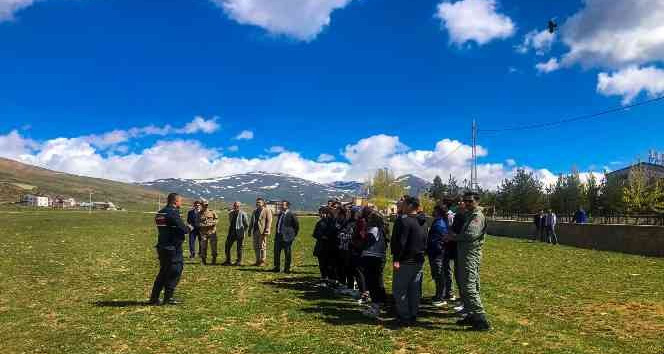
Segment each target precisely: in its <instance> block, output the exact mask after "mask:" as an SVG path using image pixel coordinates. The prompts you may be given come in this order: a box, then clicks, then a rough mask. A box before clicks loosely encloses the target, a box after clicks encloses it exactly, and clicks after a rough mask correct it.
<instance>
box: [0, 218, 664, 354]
mask: <svg viewBox="0 0 664 354" xmlns="http://www.w3.org/2000/svg"><path fill="white" fill-rule="evenodd" d="M302 220H303V221H302V224H303V228H302V233H301V235H300V237H299V238H298V239H297V241H296V246H295V247H294V249H295V252H294V256H295V265H296V268H295V271H296V273H295V274H292V275H290V276H285V275H283V274H279V275H277V274H273V273H267V272H262V271H259V270H258V269H257V268H255V267H243V268H238V267H221V266H216V267H203V266H200V265H198V264H195V263H194V262H189V261H188V260H187V264H186V265H185V271H184V275H183V278H182V282H181V284H180V286H179V288H178V297H180V298H182V299H183V300H184V301H185V303H184V304H183V305H181V306H177V307H148V306H144V305H142V303H141V302H143V301H146V300H147V296H148V293H149V291H150V287H151V285H152V281H153V277H154V275H155V273H156V270H157V261H156V258H155V255H154V250H153V248H152V246H153V244H154V242H155V235H154V234H155V231H154V227H153V225H152V219H151V216H150V215H149V214H143V213H93V214H92V215H88V214H86V213H71V212H27V213H18V214H6V213H3V214H0V225H2V226H0V235H2V237H3V241H4V242H2V243H0V250H1V254H2V255H3V256H2V257H1V258H0V276H1V279H2V282H0V294H1V296H0V326H2V331H0V340H1V343H2V344H1V345H0V347H1V348H2V350H1V352H2V353H99V352H102V353H392V352H397V353H408V352H416V353H471V352H472V353H656V354H662V353H664V339H663V338H662V334H664V281H663V280H664V259H656V258H644V257H637V256H629V255H622V254H617V253H608V252H597V251H590V250H582V249H575V248H568V247H552V246H549V245H545V244H539V243H532V242H527V241H522V240H514V239H507V238H493V237H491V238H489V240H488V242H487V246H486V250H485V258H484V262H483V267H482V291H483V299H484V302H485V304H486V306H487V310H488V312H489V316H490V320H491V321H492V323H493V325H494V327H495V329H494V330H493V331H492V332H490V333H484V334H478V333H468V332H465V331H461V330H460V329H459V328H458V327H456V326H455V325H454V324H453V322H454V318H452V317H450V315H449V311H448V310H437V309H433V308H432V307H429V306H428V305H426V304H425V306H423V309H422V322H423V325H422V326H420V327H415V328H408V329H401V330H395V329H393V328H392V326H390V325H389V324H388V323H381V322H376V321H372V320H369V319H366V318H364V317H362V316H361V315H360V314H359V308H358V307H357V305H355V304H354V303H353V302H352V301H350V300H349V299H346V298H340V297H336V296H334V295H333V294H331V293H329V292H325V291H322V290H319V289H317V288H314V287H313V286H312V285H313V283H314V280H315V279H316V276H317V274H318V272H317V267H316V262H315V260H314V258H313V256H312V247H313V240H312V239H311V237H310V234H311V229H312V227H313V222H314V219H310V218H306V219H304V218H303V219H302ZM220 230H224V227H223V225H222V227H220ZM223 240H225V237H224V235H222V234H220V241H222V242H220V253H223ZM271 246H272V245H271V244H270V245H268V249H270V248H271ZM245 247H246V250H245V263H250V262H251V261H253V251H252V250H251V243H250V242H249V241H248V240H245ZM185 253H186V252H185ZM270 255H271V252H270ZM269 260H270V261H271V258H269ZM192 263H193V264H192ZM427 267H428V265H427ZM426 277H427V278H426V283H425V296H426V298H429V297H430V296H431V295H432V294H433V289H432V282H431V281H430V278H429V275H428V272H427V275H426ZM386 278H387V281H388V289H389V285H390V279H391V271H390V270H389V269H387V270H386Z"/></svg>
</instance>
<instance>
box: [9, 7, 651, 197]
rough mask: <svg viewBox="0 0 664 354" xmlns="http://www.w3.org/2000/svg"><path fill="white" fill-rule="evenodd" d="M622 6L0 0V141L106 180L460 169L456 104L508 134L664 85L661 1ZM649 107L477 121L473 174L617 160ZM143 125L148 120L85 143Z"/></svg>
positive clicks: (633, 147) (594, 166) (460, 173)
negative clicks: (478, 155) (549, 27)
mask: <svg viewBox="0 0 664 354" xmlns="http://www.w3.org/2000/svg"><path fill="white" fill-rule="evenodd" d="M637 2H639V3H641V5H642V6H640V7H638V9H634V6H630V5H629V4H633V3H634V1H626V0H625V1H622V2H621V1H618V2H616V1H609V0H586V1H580V0H576V1H572V0H564V1H523V0H521V1H517V0H499V1H494V0H463V1H443V2H441V0H435V1H429V0H420V1H404V0H380V1H379V0H321V1H314V0H287V1H283V2H280V4H279V5H275V4H274V2H270V1H269V0H251V1H248V2H244V5H243V4H242V3H241V2H239V1H237V0H215V1H209V0H173V1H168V2H162V3H159V4H155V3H154V2H146V1H135V0H134V1H128V0H127V1H125V0H113V1H99V0H78V1H72V0H43V1H38V2H35V3H32V1H29V0H17V1H7V0H0V92H2V95H0V155H2V156H5V157H10V158H14V159H18V160H22V161H24V162H28V163H34V164H37V165H42V166H45V167H49V168H53V169H57V170H63V171H67V172H72V173H80V174H85V175H93V176H99V177H106V178H113V179H120V180H147V179H152V178H155V177H192V178H193V177H201V178H203V177H212V176H215V175H223V174H230V173H237V172H244V171H247V170H252V169H266V170H274V171H282V172H287V173H294V174H300V175H302V176H303V177H308V178H311V179H314V180H318V181H321V182H328V181H330V180H335V179H363V178H364V177H365V176H366V175H368V174H369V173H370V172H371V170H372V169H375V168H378V167H380V166H386V167H390V168H393V169H395V170H396V171H397V172H399V173H402V172H412V173H415V174H418V175H421V176H423V177H425V178H429V177H431V176H432V175H435V174H449V173H452V174H454V175H455V176H457V177H458V178H460V179H463V178H465V177H467V176H465V171H466V170H467V167H468V163H469V159H468V157H469V156H468V149H467V146H466V145H467V144H469V142H470V122H471V120H472V119H473V118H476V119H477V120H478V122H479V124H480V128H485V129H493V128H505V127H512V126H519V125H522V124H532V123H538V122H546V121H551V120H558V119H561V118H567V117H571V116H576V115H580V114H585V113H593V112H596V111H601V110H603V109H606V108H610V107H615V106H620V105H621V104H628V103H631V102H638V101H641V100H644V99H647V98H648V97H653V96H657V95H661V94H663V93H664V84H662V82H664V70H661V69H660V68H659V67H660V65H661V64H662V61H664V35H662V33H664V32H662V29H663V27H661V26H662V25H661V24H660V23H661V21H659V22H658V21H657V18H660V19H661V18H662V17H661V16H662V15H663V14H664V5H662V4H661V1H657V0H638V1H637ZM10 3H11V4H10ZM616 3H618V5H616ZM247 4H249V5H247ZM609 5H611V6H609ZM243 6H244V7H243ZM623 6H626V7H627V8H623ZM551 17H557V18H558V21H559V22H560V24H561V31H560V32H559V33H558V34H557V35H556V36H555V37H554V38H551V37H547V36H546V34H545V33H540V31H542V30H544V27H545V25H546V22H547V21H548V19H549V18H551ZM529 33H531V34H530V35H529ZM536 34H539V36H536ZM526 38H530V40H526ZM612 41H615V42H613V43H616V42H618V43H619V44H616V45H611V46H609V45H606V44H604V43H607V42H608V43H611V42H612ZM547 62H548V63H549V65H548V66H546V67H547V70H544V69H543V68H544V66H542V65H540V69H537V68H536V65H537V64H542V63H547ZM659 79H661V80H659ZM662 113H664V105H662V104H653V105H649V106H645V107H640V108H638V109H633V110H630V111H626V112H622V113H620V114H614V115H609V116H605V117H602V118H600V119H595V120H589V121H582V122H577V123H575V124H570V125H564V126H560V127H556V128H552V129H544V130H535V131H526V132H510V133H502V134H489V133H481V134H480V137H479V139H480V141H479V143H480V145H482V147H484V148H485V149H486V151H484V153H483V155H484V156H483V157H482V159H481V163H482V168H481V173H480V174H481V177H482V178H481V179H482V181H483V182H484V183H485V184H489V185H490V184H495V183H496V181H499V180H500V179H502V178H504V177H505V176H509V174H510V173H511V171H512V170H513V168H515V167H517V166H525V167H529V168H532V169H533V170H535V171H538V173H540V174H542V176H543V177H544V178H550V177H551V176H552V175H553V174H555V173H558V172H563V171H566V170H569V168H570V167H572V166H577V167H578V168H579V169H581V170H582V171H589V170H595V171H600V170H602V169H603V168H604V167H609V168H617V167H621V166H622V165H623V164H626V163H628V162H630V161H632V160H634V159H635V158H636V157H637V156H641V157H645V156H646V153H647V150H648V149H650V148H660V149H664V146H663V145H662V134H661V133H657V132H662V131H664V120H663V119H662ZM195 117H199V119H198V120H194V118H195ZM192 122H194V123H196V122H198V123H201V122H202V123H204V124H203V126H201V127H198V128H194V126H191V125H190V128H192V129H189V131H188V132H185V126H186V125H187V124H191V123H192ZM205 124H208V125H207V126H205ZM210 124H211V125H210ZM148 126H152V127H156V128H161V129H162V130H161V131H160V132H159V133H158V134H146V133H136V131H137V130H134V134H128V135H129V136H127V134H125V135H124V136H123V139H121V141H118V142H117V143H115V142H105V143H103V144H100V143H99V139H100V137H103V136H104V134H107V133H110V132H113V131H116V132H117V131H120V132H125V133H126V132H128V131H130V130H131V129H132V128H139V129H140V128H145V127H148ZM166 126H170V129H163V128H164V127H166ZM245 130H246V131H250V132H252V133H253V134H251V135H253V138H252V139H241V140H237V139H234V137H236V136H237V135H238V134H239V133H240V132H242V131H245ZM116 135H117V134H116ZM107 137H108V135H107ZM58 138H62V139H60V140H58ZM444 139H449V140H448V141H447V143H440V144H439V146H438V148H436V146H437V143H439V142H442V141H445V140H444ZM460 144H464V145H460ZM275 146H280V147H283V149H278V148H277V149H272V151H273V152H269V150H270V149H271V148H272V147H275ZM455 149H456V150H455ZM187 153H189V154H187ZM321 154H326V155H332V156H333V157H334V160H335V161H334V162H329V160H331V159H332V157H330V156H324V158H322V159H321V162H318V161H317V159H319V157H320V155H321ZM448 154H452V155H455V156H450V157H448V156H447V155H448ZM201 155H205V156H206V161H203V162H201V161H199V160H200V159H201ZM457 155H458V156H457ZM163 156H169V158H168V159H163V158H162V157H163ZM205 156H204V157H205ZM511 160H514V161H511ZM173 161H176V162H177V163H178V168H175V169H174V168H172V167H173V166H169V162H173ZM187 166H189V167H187ZM182 169H185V170H186V171H182Z"/></svg>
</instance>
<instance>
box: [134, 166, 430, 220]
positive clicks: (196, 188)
mask: <svg viewBox="0 0 664 354" xmlns="http://www.w3.org/2000/svg"><path fill="white" fill-rule="evenodd" d="M398 181H399V182H401V183H403V184H404V186H405V187H406V190H407V192H408V193H409V194H412V195H419V194H420V193H422V192H424V191H425V190H427V189H428V188H429V183H428V182H427V181H425V180H424V179H422V178H419V177H416V176H413V175H406V176H402V177H399V178H398ZM140 185H142V186H146V187H151V188H154V189H158V190H161V191H163V192H177V193H180V194H182V195H184V196H186V197H190V198H196V199H201V198H202V199H206V200H214V201H217V202H226V203H231V202H233V201H236V200H237V201H240V202H242V203H244V204H247V205H253V204H254V203H255V201H256V198H257V197H263V198H265V199H267V200H288V201H290V202H291V203H292V204H293V208H294V209H296V210H307V211H315V210H317V209H318V207H319V206H320V205H323V204H325V203H326V202H327V201H328V200H329V199H332V198H339V199H342V200H350V199H351V198H352V197H354V196H361V195H364V188H363V185H364V184H363V183H361V182H354V181H349V182H333V183H329V184H321V183H316V182H312V181H309V180H306V179H302V178H299V177H294V176H291V175H287V174H282V173H267V172H250V173H245V174H238V175H233V176H227V177H219V178H209V179H181V178H170V179H160V180H156V181H152V182H144V183H140Z"/></svg>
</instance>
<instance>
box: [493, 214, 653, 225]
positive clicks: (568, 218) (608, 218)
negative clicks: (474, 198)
mask: <svg viewBox="0 0 664 354" xmlns="http://www.w3.org/2000/svg"><path fill="white" fill-rule="evenodd" d="M535 215H536V214H520V213H505V212H496V213H495V214H491V213H488V217H489V219H490V220H514V221H523V222H534V219H535ZM556 216H557V220H558V223H559V224H563V223H568V224H573V223H574V213H572V214H565V213H563V214H557V215H556ZM587 224H596V225H644V226H664V214H613V213H607V214H600V215H589V216H588V222H587Z"/></svg>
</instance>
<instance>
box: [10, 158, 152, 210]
mask: <svg viewBox="0 0 664 354" xmlns="http://www.w3.org/2000/svg"><path fill="white" fill-rule="evenodd" d="M90 191H92V193H93V196H92V199H93V200H94V201H111V202H113V203H115V204H116V205H117V206H118V207H122V208H128V209H154V208H155V207H156V204H157V198H158V197H157V196H158V193H159V192H157V191H155V190H151V189H148V188H145V187H142V186H136V185H133V184H128V183H122V182H115V181H110V180H105V179H101V178H90V177H83V176H76V175H71V174H67V173H62V172H55V171H51V170H47V169H44V168H40V167H36V166H31V165H26V164H23V163H20V162H18V161H14V160H9V159H5V158H0V204H7V203H13V202H16V201H18V200H19V199H20V197H21V196H22V195H23V194H27V193H40V194H45V195H50V196H55V195H63V196H66V197H73V198H75V199H76V200H83V201H87V200H88V199H89V192H90ZM161 198H162V200H163V198H164V196H163V194H162V197H161Z"/></svg>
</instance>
